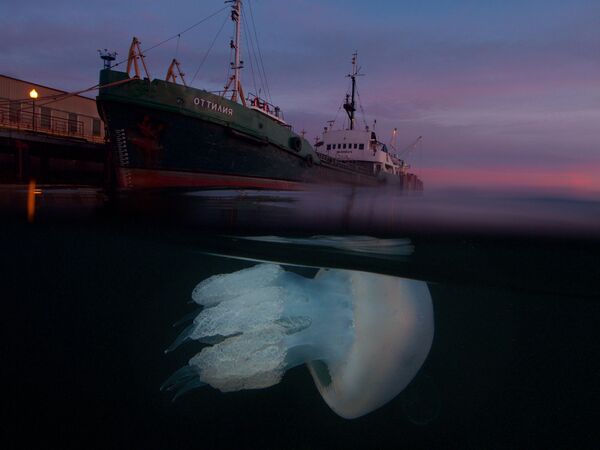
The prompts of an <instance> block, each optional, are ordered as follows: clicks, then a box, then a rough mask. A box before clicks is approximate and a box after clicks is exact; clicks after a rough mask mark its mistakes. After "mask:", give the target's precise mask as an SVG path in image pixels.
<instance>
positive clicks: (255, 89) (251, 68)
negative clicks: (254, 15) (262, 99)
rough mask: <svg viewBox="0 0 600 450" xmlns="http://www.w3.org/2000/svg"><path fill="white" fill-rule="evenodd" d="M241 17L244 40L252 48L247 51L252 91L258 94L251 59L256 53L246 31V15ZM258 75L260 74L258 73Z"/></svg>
mask: <svg viewBox="0 0 600 450" xmlns="http://www.w3.org/2000/svg"><path fill="white" fill-rule="evenodd" d="M242 19H243V21H244V24H245V25H246V26H245V27H243V28H244V36H246V41H248V44H250V47H251V48H252V53H250V52H248V56H250V73H251V74H252V84H253V86H254V92H255V93H257V94H258V89H257V87H256V76H255V75H254V63H253V60H254V58H255V57H256V53H254V44H253V43H252V40H251V39H250V36H249V33H248V24H247V21H246V15H245V14H244V15H242ZM259 76H260V74H259Z"/></svg>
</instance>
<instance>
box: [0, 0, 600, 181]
mask: <svg viewBox="0 0 600 450" xmlns="http://www.w3.org/2000/svg"><path fill="white" fill-rule="evenodd" d="M244 4H245V6H244V10H245V17H246V19H247V22H246V24H245V25H246V27H245V30H246V31H245V33H244V34H243V35H242V39H243V40H244V41H245V45H246V46H245V47H244V52H245V53H244V56H243V59H244V60H245V66H246V67H245V68H244V70H243V74H242V80H243V83H244V85H245V87H246V91H250V92H254V91H255V90H256V89H258V88H259V86H258V85H260V82H257V83H255V82H254V79H259V78H260V77H259V76H258V69H257V66H258V62H257V58H254V57H253V56H252V55H253V54H258V52H257V51H256V50H255V51H254V52H250V48H251V47H253V46H252V45H248V44H249V42H248V41H249V39H250V38H252V40H254V36H255V37H257V38H258V42H259V45H260V54H261V55H262V61H263V65H264V68H265V72H266V77H267V83H268V87H269V92H270V94H271V99H272V101H273V102H274V103H275V104H278V105H279V106H281V108H282V110H283V111H284V114H285V117H286V119H287V120H288V122H290V123H292V124H293V125H294V128H295V130H296V131H300V130H306V132H307V134H306V136H307V138H309V139H310V140H311V141H312V140H313V139H314V137H315V136H317V135H319V134H320V132H321V131H322V129H323V127H324V126H325V125H326V122H327V121H328V120H333V119H334V118H336V117H337V120H336V127H338V126H339V127H341V126H343V125H344V123H343V117H344V116H343V111H339V108H340V105H341V103H342V101H343V99H344V95H345V94H346V92H347V89H348V83H349V80H348V78H347V77H346V76H345V75H346V74H348V73H349V71H350V69H351V66H350V62H351V57H352V53H353V52H354V51H357V52H358V55H359V56H358V58H359V65H360V66H361V67H362V73H363V74H364V76H363V77H361V78H359V79H358V83H359V84H358V89H359V93H360V100H361V105H362V110H363V111H364V116H363V115H362V114H359V117H358V123H359V125H360V126H364V124H365V123H366V124H369V125H372V124H373V121H374V120H377V128H376V129H377V132H378V137H379V139H380V140H381V141H383V142H386V143H387V142H389V141H390V139H391V134H392V130H393V128H394V127H397V128H398V141H397V147H398V148H399V149H403V148H405V147H406V146H408V145H409V144H410V143H412V142H413V141H414V140H415V139H416V138H417V137H418V136H423V141H422V144H421V145H420V146H418V147H416V148H414V149H413V150H412V151H411V152H409V153H408V154H407V155H406V159H407V161H408V162H409V163H410V164H411V165H412V167H413V170H414V171H416V172H417V173H419V174H420V175H421V176H422V178H423V179H424V180H425V183H426V185H431V184H432V183H433V184H434V185H436V184H463V183H465V184H468V183H467V182H468V181H470V182H472V184H476V185H487V184H491V185H498V184H500V185H502V184H531V185H533V186H541V187H545V186H547V185H550V186H552V185H557V184H558V185H561V186H564V187H568V188H573V189H586V188H592V189H597V190H600V148H599V146H600V1H598V0H571V1H569V2H565V1H557V0H543V1H542V0H520V1H516V0H503V1H497V0H421V1H418V2H417V1H402V0H395V1H388V0H383V1H377V0H371V1H364V0H362V1H358V0H345V1H342V0H286V1H281V0H246V1H245V2H244ZM224 6H225V5H224V3H223V2H222V1H221V0H214V1H213V0H204V1H189V0H171V1H169V2H166V1H152V0H146V1H138V0H131V1H128V2H120V1H115V0H104V1H103V2H94V1H87V2H82V1H78V2H75V1H65V0H55V1H53V2H46V1H38V0H28V1H27V2H24V1H17V0H3V1H2V3H1V4H0V54H2V60H1V62H0V73H3V74H5V75H9V76H13V77H17V78H21V79H25V80H29V81H32V82H37V83H41V84H45V85H49V86H52V87H57V88H60V89H64V90H67V91H72V90H78V89H82V88H86V87H89V86H92V85H94V84H95V83H96V82H97V76H98V70H99V69H100V67H101V60H100V59H99V57H98V53H97V50H98V49H104V48H107V49H109V50H113V51H117V52H118V53H119V57H118V58H119V59H120V58H121V57H123V56H126V54H127V50H128V47H129V44H130V42H131V38H132V36H137V37H138V38H139V39H140V41H141V42H142V48H144V49H149V48H150V47H152V46H154V45H155V44H157V43H159V42H161V41H163V40H165V39H166V38H169V37H172V36H175V35H177V34H178V33H179V32H181V31H183V30H185V29H186V28H188V27H190V26H191V25H194V24H196V23H197V22H199V21H200V20H202V19H203V18H205V17H207V16H209V15H211V14H212V13H214V12H216V11H218V10H220V9H221V8H223V7H224ZM250 12H252V15H250ZM227 14H228V13H227V10H223V11H221V12H220V13H219V14H217V15H216V16H215V17H213V18H212V19H210V20H207V21H206V22H203V23H201V24H200V25H198V26H196V27H195V28H193V29H191V30H189V31H187V32H186V33H183V34H182V35H181V37H180V38H175V39H172V40H171V41H169V42H167V43H165V44H164V45H162V46H160V47H157V48H154V49H152V50H150V51H148V52H147V62H148V65H149V70H150V75H151V76H152V77H160V78H164V76H165V74H166V70H167V67H168V65H169V63H170V61H171V59H172V58H173V57H175V56H176V57H177V58H178V60H179V61H180V62H181V64H182V67H183V69H184V71H185V72H186V74H187V77H186V78H187V79H188V82H189V81H191V78H193V75H194V73H195V72H196V71H197V70H198V68H199V66H200V63H201V62H202V60H203V59H204V64H202V66H200V68H199V70H198V75H197V76H196V78H195V79H194V83H193V85H194V86H196V87H200V88H207V89H219V88H222V87H223V85H224V83H225V81H226V79H227V70H228V64H229V48H228V43H229V39H230V38H231V37H232V35H233V28H232V24H231V22H230V21H229V20H228V19H227ZM252 17H254V23H255V29H256V33H255V34H254V31H253V30H252V27H251V26H250V25H251V24H252V20H251V19H252ZM219 30H221V33H220V34H218V37H217V39H216V40H215V41H214V46H213V47H212V50H211V52H210V53H209V54H208V56H207V57H206V58H205V56H206V54H207V50H208V49H209V47H210V46H211V43H212V42H213V40H214V39H215V36H217V33H218V32H219ZM248 31H249V35H248ZM254 47H255V46H254ZM251 61H252V62H253V64H250V62H251ZM121 67H122V66H121ZM253 74H254V76H253ZM255 84H256V85H257V86H256V88H255ZM263 84H264V83H263ZM263 92H264V88H263ZM359 112H360V111H359ZM363 119H364V120H363Z"/></svg>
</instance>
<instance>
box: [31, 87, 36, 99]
mask: <svg viewBox="0 0 600 450" xmlns="http://www.w3.org/2000/svg"><path fill="white" fill-rule="evenodd" d="M29 96H30V97H31V98H33V99H36V98H38V92H37V91H36V90H35V89H32V90H31V91H29Z"/></svg>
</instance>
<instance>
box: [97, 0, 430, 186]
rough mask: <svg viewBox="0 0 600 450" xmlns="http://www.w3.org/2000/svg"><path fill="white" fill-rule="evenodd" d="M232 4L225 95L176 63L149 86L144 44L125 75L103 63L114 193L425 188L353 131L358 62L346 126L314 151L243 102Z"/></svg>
mask: <svg viewBox="0 0 600 450" xmlns="http://www.w3.org/2000/svg"><path fill="white" fill-rule="evenodd" d="M228 3H231V6H230V7H231V11H230V14H231V20H232V21H233V24H234V28H235V34H234V39H232V40H231V42H230V47H231V49H232V55H233V56H232V61H231V67H230V69H231V75H230V76H229V78H228V81H227V84H226V86H225V89H224V90H222V91H219V92H215V91H208V90H205V89H198V88H194V87H191V86H188V85H187V84H186V82H185V78H184V74H183V73H182V72H181V69H180V65H179V62H178V61H177V60H176V59H174V60H173V62H172V63H171V66H170V67H169V69H168V71H167V76H166V77H165V79H164V80H162V79H157V78H154V79H150V76H149V74H148V70H147V66H146V63H145V59H144V58H145V55H144V54H143V52H142V50H141V46H140V42H139V40H138V39H137V38H133V41H132V44H131V46H130V49H129V54H128V59H127V69H126V70H125V71H118V70H115V68H114V66H111V64H110V60H111V59H114V58H113V57H105V58H104V59H105V66H104V68H103V69H102V70H101V71H100V83H99V86H100V88H99V92H98V96H97V98H96V101H97V106H98V111H99V113H100V115H101V117H102V118H103V120H104V122H105V124H106V129H107V132H108V133H107V134H108V136H109V142H110V145H111V152H110V155H111V160H112V164H111V165H112V167H114V180H115V184H116V186H117V188H120V189H157V188H158V189H162V188H211V189H220V188H253V189H275V190H303V189H306V188H307V187H309V186H313V185H328V186H331V185H333V186H339V185H346V186H347V185H351V186H381V185H382V184H389V183H393V184H397V185H398V186H399V188H400V189H405V190H416V191H418V190H422V189H423V183H422V182H421V180H420V179H419V178H418V177H417V176H416V175H414V174H412V173H410V172H409V171H408V166H406V165H405V164H404V163H403V161H401V160H400V159H398V158H397V157H395V156H394V155H392V154H390V152H388V150H387V148H386V146H385V145H383V144H381V143H380V142H378V141H377V137H376V135H375V132H374V131H373V130H369V129H368V128H366V129H365V130H357V129H356V128H355V119H354V114H355V111H356V106H355V85H356V76H357V75H358V73H357V70H356V55H354V57H353V68H354V69H353V72H352V74H351V75H350V76H351V78H352V94H351V99H350V97H349V96H347V97H346V103H345V105H344V109H345V110H346V112H347V113H348V115H349V127H347V128H345V129H341V130H333V129H330V128H328V129H326V130H325V131H324V133H323V136H322V138H321V139H320V140H318V141H317V142H316V143H315V145H311V143H310V142H308V140H307V139H305V138H304V134H303V133H300V134H298V133H296V132H295V131H294V130H293V128H292V126H291V125H290V124H288V123H287V122H286V121H285V120H284V117H283V114H282V111H281V109H280V108H279V107H276V106H274V105H273V104H271V103H269V102H268V101H267V100H265V99H263V98H261V97H260V96H259V95H258V94H250V93H249V94H248V95H247V96H246V95H245V94H244V89H243V86H242V82H241V69H242V68H243V61H242V60H241V31H240V23H241V14H242V0H231V1H229V2H228ZM178 75H179V76H178ZM177 78H179V79H180V82H177Z"/></svg>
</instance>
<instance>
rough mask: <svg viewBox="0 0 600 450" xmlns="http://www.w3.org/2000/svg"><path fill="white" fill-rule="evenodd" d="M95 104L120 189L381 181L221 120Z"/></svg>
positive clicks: (286, 186)
mask: <svg viewBox="0 0 600 450" xmlns="http://www.w3.org/2000/svg"><path fill="white" fill-rule="evenodd" d="M98 107H99V110H100V113H101V115H102V116H103V118H104V120H105V122H106V124H107V127H108V130H109V134H110V141H111V145H112V151H113V160H114V162H115V165H116V167H117V175H118V176H117V180H118V186H119V187H122V188H144V187H169V186H173V187H175V186H177V187H185V186H188V185H189V186H204V187H235V186H239V187H257V188H260V187H263V188H281V189H301V188H302V185H306V184H346V185H347V184H351V185H361V186H376V185H379V184H381V181H380V180H379V179H378V178H377V177H375V176H371V175H368V174H364V173H359V172H355V171H352V170H349V169H347V168H343V167H336V166H335V165H331V164H326V163H325V162H321V161H315V160H314V159H313V158H308V159H307V158H303V157H301V156H300V155H298V154H297V153H295V152H293V151H290V149H288V148H285V147H281V146H278V145H276V144H274V143H272V142H269V141H268V140H260V139H257V138H256V137H254V136H251V135H249V134H248V135H246V134H244V133H242V132H240V131H239V130H234V129H232V128H231V127H229V126H227V123H224V124H222V125H221V124H216V123H214V122H211V121H205V120H202V119H199V118H195V117H190V116H187V115H184V114H177V113H173V112H169V111H162V110H158V109H154V108H148V107H143V106H138V105H135V104H126V103H121V102H115V101H106V100H101V99H98ZM261 180H262V182H261Z"/></svg>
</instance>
